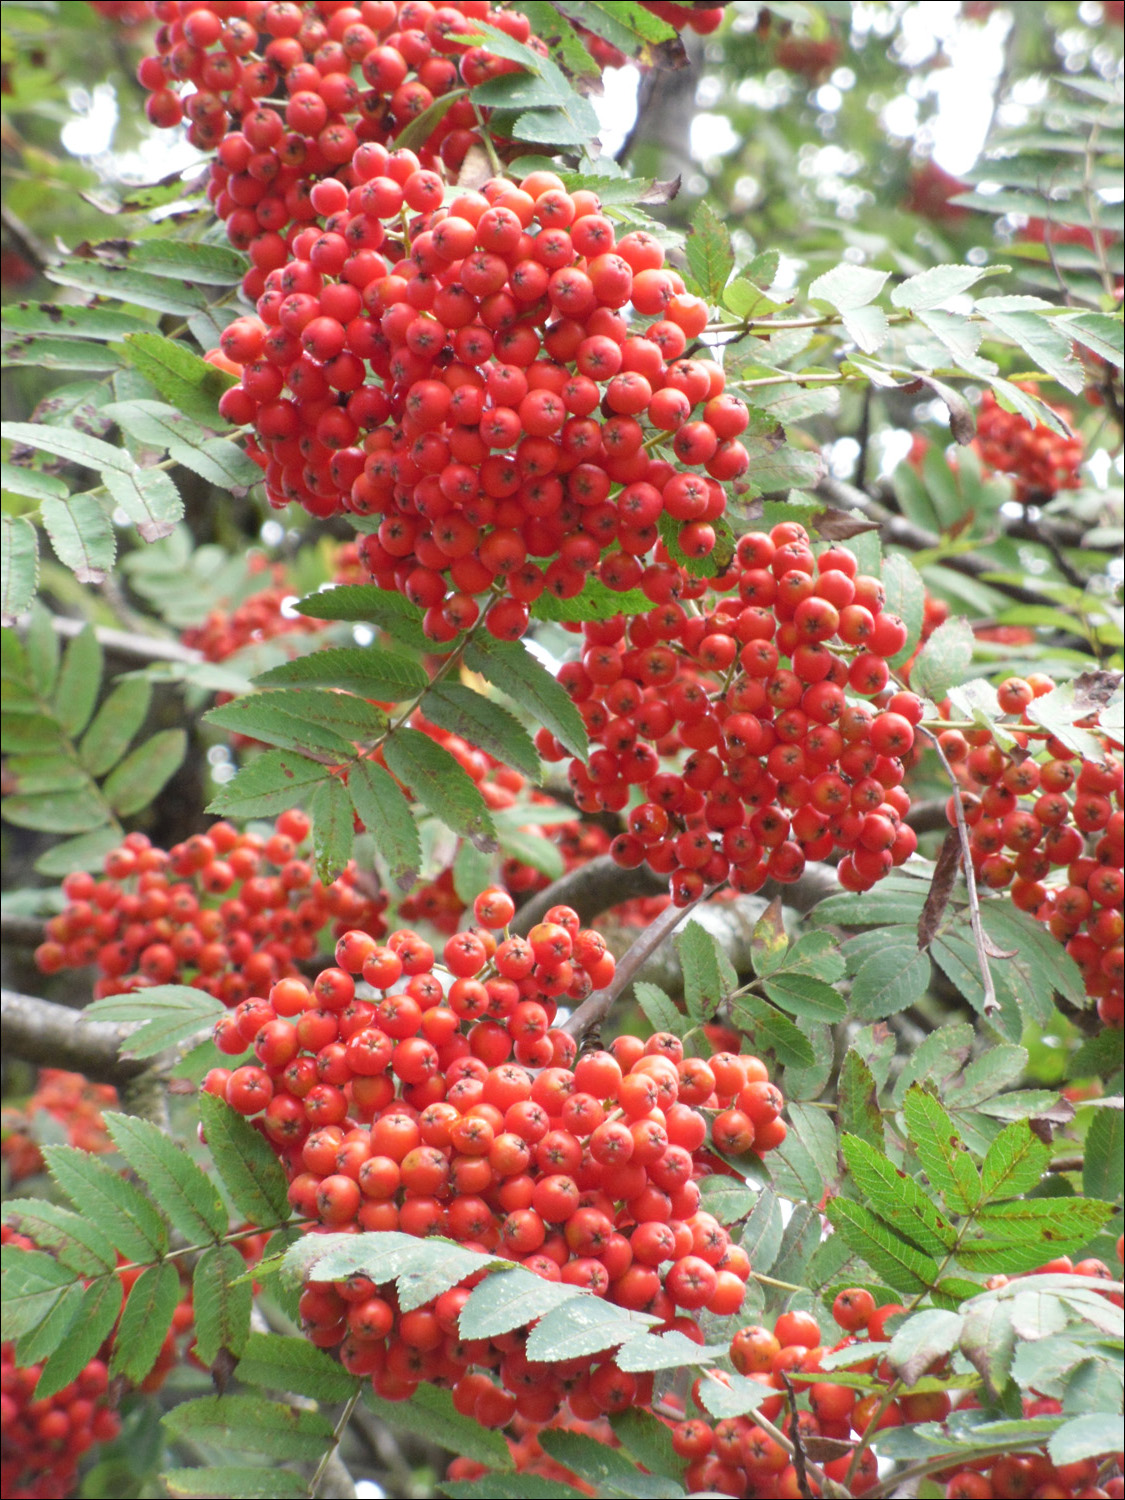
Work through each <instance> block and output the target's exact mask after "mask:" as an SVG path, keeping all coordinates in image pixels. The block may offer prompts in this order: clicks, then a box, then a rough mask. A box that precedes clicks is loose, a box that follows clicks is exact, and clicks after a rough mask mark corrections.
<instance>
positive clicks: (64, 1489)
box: [0, 1224, 121, 1500]
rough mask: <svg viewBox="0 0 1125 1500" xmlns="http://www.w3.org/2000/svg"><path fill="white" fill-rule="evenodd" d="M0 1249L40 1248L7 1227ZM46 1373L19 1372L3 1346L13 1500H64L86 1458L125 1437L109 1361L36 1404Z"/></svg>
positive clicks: (6, 1485) (1, 1425) (4, 1460)
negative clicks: (99, 1445)
mask: <svg viewBox="0 0 1125 1500" xmlns="http://www.w3.org/2000/svg"><path fill="white" fill-rule="evenodd" d="M0 1244H3V1245H4V1246H5V1248H8V1247H9V1246H10V1247H12V1248H13V1249H22V1250H32V1249H34V1248H35V1246H34V1244H33V1243H32V1241H31V1240H29V1239H28V1238H27V1237H26V1236H25V1235H21V1234H16V1233H15V1231H14V1230H12V1229H11V1228H10V1227H9V1226H8V1225H7V1224H4V1225H0ZM100 1353H101V1354H105V1353H106V1350H105V1349H103V1350H101V1351H100ZM42 1369H43V1366H42V1365H41V1364H34V1365H23V1366H18V1365H17V1364H16V1358H15V1345H14V1344H0V1488H2V1489H3V1493H4V1495H5V1497H7V1496H11V1500H63V1497H64V1496H66V1495H69V1494H71V1493H72V1491H73V1489H74V1484H75V1481H76V1479H77V1477H78V1461H79V1459H80V1458H81V1457H82V1455H83V1454H84V1453H86V1452H88V1451H89V1449H90V1448H92V1447H93V1445H94V1444H95V1443H109V1442H112V1441H113V1439H114V1438H115V1437H116V1436H117V1435H118V1433H119V1432H120V1431H121V1419H120V1417H119V1416H118V1415H117V1410H116V1408H117V1400H118V1396H119V1394H120V1393H119V1392H118V1391H115V1390H114V1389H112V1388H111V1385H110V1379H109V1369H108V1366H107V1365H106V1362H105V1359H103V1358H101V1357H99V1358H96V1359H91V1360H90V1361H88V1363H87V1364H86V1365H85V1366H84V1367H83V1368H82V1370H81V1371H79V1373H78V1374H77V1375H76V1376H75V1378H74V1379H73V1380H72V1381H70V1382H69V1383H68V1384H67V1385H65V1386H63V1388H62V1390H60V1391H56V1392H55V1394H54V1395H53V1396H44V1397H39V1398H37V1397H36V1395H35V1387H36V1384H37V1383H38V1380H39V1376H40V1374H41V1373H42Z"/></svg>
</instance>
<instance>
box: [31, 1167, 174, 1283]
mask: <svg viewBox="0 0 1125 1500" xmlns="http://www.w3.org/2000/svg"><path fill="white" fill-rule="evenodd" d="M43 1160H45V1161H46V1170H48V1172H49V1173H51V1176H52V1178H54V1181H55V1184H57V1185H58V1188H62V1191H63V1193H65V1194H66V1196H68V1197H69V1199H71V1202H72V1203H74V1206H75V1208H77V1209H78V1212H80V1214H81V1215H83V1217H84V1218H87V1220H90V1223H92V1224H95V1226H96V1227H98V1229H101V1232H102V1233H104V1235H105V1238H107V1239H108V1241H110V1242H111V1244H113V1245H114V1247H115V1248H117V1250H118V1251H120V1253H121V1254H123V1256H124V1259H126V1260H135V1262H139V1263H141V1265H144V1263H145V1262H150V1260H159V1257H160V1256H163V1254H165V1253H166V1250H168V1227H166V1224H165V1221H163V1218H162V1217H160V1214H159V1212H157V1211H156V1209H154V1208H153V1205H151V1203H150V1202H148V1199H145V1197H144V1194H142V1193H139V1191H138V1190H136V1188H135V1187H133V1185H132V1182H127V1181H126V1179H124V1178H121V1176H120V1175H118V1173H117V1172H115V1170H114V1169H113V1167H110V1166H108V1164H107V1163H104V1161H102V1160H101V1158H99V1157H92V1155H90V1154H89V1152H86V1151H77V1149H75V1148H74V1146H46V1148H43Z"/></svg>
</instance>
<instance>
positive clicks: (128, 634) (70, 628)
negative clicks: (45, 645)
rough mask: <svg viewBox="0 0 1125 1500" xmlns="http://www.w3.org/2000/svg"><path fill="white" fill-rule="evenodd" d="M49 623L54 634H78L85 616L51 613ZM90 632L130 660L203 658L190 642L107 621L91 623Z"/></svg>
mask: <svg viewBox="0 0 1125 1500" xmlns="http://www.w3.org/2000/svg"><path fill="white" fill-rule="evenodd" d="M51 623H52V624H53V625H54V627H55V633H56V634H57V635H62V636H66V637H67V638H68V639H69V638H71V637H73V636H76V635H80V634H81V633H82V631H83V630H85V628H86V621H85V620H72V619H70V618H69V617H68V616H66V615H54V616H53V617H52V620H51ZM94 634H95V635H96V636H97V638H98V641H99V643H100V644H101V645H103V646H104V647H105V648H106V650H107V651H113V652H116V654H117V655H118V656H128V657H131V658H132V659H133V660H134V661H142V662H154V661H178V662H184V663H185V664H188V665H194V664H195V663H196V662H201V661H204V660H205V659H206V658H205V657H204V655H203V652H202V651H196V650H195V649H194V647H192V646H183V645H181V644H180V642H179V641H174V640H172V639H171V638H170V637H169V636H159V635H138V634H137V633H136V632H135V631H131V630H114V629H113V628H112V627H111V626H107V625H95V626H94Z"/></svg>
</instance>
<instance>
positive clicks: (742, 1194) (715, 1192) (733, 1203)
mask: <svg viewBox="0 0 1125 1500" xmlns="http://www.w3.org/2000/svg"><path fill="white" fill-rule="evenodd" d="M699 1186H700V1191H701V1193H702V1205H701V1206H702V1207H703V1208H704V1209H705V1210H706V1212H707V1213H709V1214H714V1216H715V1218H716V1219H718V1221H719V1223H720V1224H735V1223H737V1222H738V1220H739V1219H744V1218H745V1217H746V1215H747V1214H748V1213H749V1212H750V1210H751V1209H752V1208H753V1207H754V1204H755V1203H756V1202H757V1200H758V1194H757V1193H756V1192H755V1191H754V1189H753V1188H749V1187H747V1186H746V1184H745V1183H744V1182H739V1181H738V1179H737V1178H736V1177H727V1176H726V1175H725V1174H723V1173H715V1174H713V1175H712V1176H710V1177H705V1178H704V1179H703V1181H702V1182H701V1183H700V1185H699Z"/></svg>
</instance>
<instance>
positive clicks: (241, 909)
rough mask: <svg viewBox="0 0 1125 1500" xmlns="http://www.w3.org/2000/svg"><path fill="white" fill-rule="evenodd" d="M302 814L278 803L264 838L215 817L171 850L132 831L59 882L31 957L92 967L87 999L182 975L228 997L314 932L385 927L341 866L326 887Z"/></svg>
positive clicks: (244, 991)
mask: <svg viewBox="0 0 1125 1500" xmlns="http://www.w3.org/2000/svg"><path fill="white" fill-rule="evenodd" d="M310 826H311V825H310V823H309V819H308V818H307V817H306V816H305V814H304V813H302V812H298V811H296V810H293V811H290V812H284V813H282V814H281V816H280V817H279V818H278V819H277V822H276V824H275V825H274V833H273V835H272V837H270V838H268V839H264V838H261V837H260V836H259V835H257V834H253V833H239V832H238V830H237V829H235V828H234V827H232V825H231V824H229V823H215V824H213V825H212V827H211V829H210V830H209V832H207V833H205V834H196V835H195V836H194V837H192V838H190V839H188V840H187V841H186V842H185V843H183V844H177V845H176V846H175V847H174V848H173V849H170V850H167V851H165V850H163V849H157V848H154V847H153V845H152V844H151V843H150V841H149V839H148V838H147V837H146V836H145V835H144V834H143V833H130V834H127V835H126V836H125V839H124V840H123V842H122V843H121V845H120V846H119V847H118V848H117V849H113V850H111V851H110V852H109V854H107V855H106V857H105V861H104V864H103V870H104V877H103V878H102V879H96V878H95V877H94V876H93V875H91V874H87V873H86V872H79V873H75V874H72V875H68V876H67V877H66V879H65V880H64V881H63V891H64V893H65V895H66V897H67V901H68V904H67V907H66V909H65V910H64V911H63V912H62V913H60V915H59V916H57V917H52V918H50V920H49V921H48V922H47V935H46V941H45V942H43V943H41V944H40V945H39V947H38V948H37V949H36V950H35V961H36V963H37V964H38V965H39V968H40V969H41V970H42V971H43V972H44V973H46V974H54V973H57V972H58V971H59V970H60V969H68V968H82V967H84V966H85V965H87V964H96V965H97V967H98V970H99V972H100V975H101V978H100V979H99V980H98V981H97V983H96V984H95V986H94V994H95V997H101V996H104V995H119V994H124V993H126V992H127V991H129V990H136V989H144V988H147V987H149V986H151V985H157V984H191V985H194V986H195V988H196V989H201V990H206V991H207V993H208V994H211V995H214V996H215V997H216V998H217V999H220V1000H222V1001H223V1002H224V1004H226V1005H230V1006H236V1005H238V1004H239V1003H240V1002H241V1001H244V1000H246V999H247V998H248V997H249V996H255V995H256V996H264V995H267V994H268V993H269V991H270V987H271V986H272V985H273V984H275V983H276V982H277V980H278V979H282V978H286V977H291V976H295V975H296V974H297V973H298V968H297V964H298V963H299V962H307V961H309V960H310V959H313V958H315V956H316V954H317V952H318V942H317V939H318V935H319V933H320V932H321V930H322V929H323V928H324V927H325V926H326V925H328V924H329V923H333V924H334V932H335V935H338V934H339V933H341V932H343V931H345V930H348V929H352V928H361V929H362V930H363V931H364V932H365V933H369V934H371V935H372V937H371V940H372V941H374V939H375V938H376V937H378V936H380V935H381V934H382V933H383V932H385V930H386V927H385V924H384V922H383V918H382V913H383V911H384V910H385V909H386V906H387V898H386V896H384V895H383V894H382V893H381V892H377V891H373V892H367V891H366V890H365V889H364V888H363V886H362V884H361V880H360V875H359V872H358V871H357V870H356V869H355V867H354V866H350V865H349V867H348V868H347V869H346V870H345V871H344V872H343V874H342V875H340V876H339V877H338V878H337V879H336V880H334V881H333V882H332V884H331V885H328V886H325V885H323V884H322V883H321V882H320V881H319V880H318V879H317V878H316V874H315V871H314V870H313V867H312V865H311V864H310V862H309V861H308V859H306V858H304V857H302V855H301V852H300V851H301V846H302V844H303V843H304V842H305V840H306V839H307V838H308V835H309V830H310Z"/></svg>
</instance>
